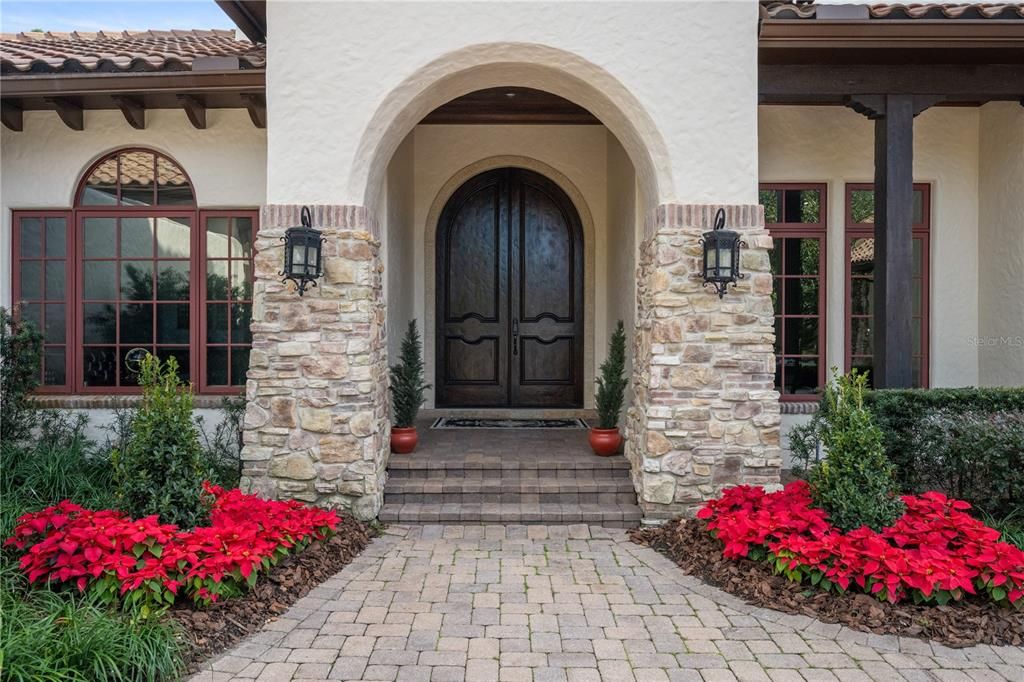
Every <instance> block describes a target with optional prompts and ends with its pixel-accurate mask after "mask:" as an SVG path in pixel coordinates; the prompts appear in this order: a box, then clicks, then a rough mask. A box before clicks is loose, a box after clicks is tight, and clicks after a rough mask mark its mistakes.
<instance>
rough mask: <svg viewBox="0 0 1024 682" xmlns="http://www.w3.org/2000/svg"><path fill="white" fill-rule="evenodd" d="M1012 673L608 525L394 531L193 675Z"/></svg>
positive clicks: (948, 677)
mask: <svg viewBox="0 0 1024 682" xmlns="http://www.w3.org/2000/svg"><path fill="white" fill-rule="evenodd" d="M253 678H255V679H257V680H403V681H410V682H428V681H434V682H440V681H448V680H456V681H461V680H465V681H467V682H471V681H477V682H498V681H502V682H503V681H506V680H507V681H509V682H519V681H530V682H549V681H555V680H558V681H563V682H570V681H572V682H590V681H595V682H596V681H598V680H604V681H606V682H610V681H615V682H619V681H623V682H627V681H633V680H636V681H637V682H643V681H646V680H661V681H665V680H672V681H685V682H689V681H693V682H700V681H701V680H703V681H705V682H719V681H725V680H741V681H748V680H749V681H751V682H755V681H769V680H771V681H774V682H800V681H801V680H809V681H812V680H836V679H838V680H844V681H846V680H849V681H855V680H886V681H887V680H904V679H905V680H911V681H916V680H929V681H931V680H940V681H948V682H954V681H960V680H963V681H965V682H969V681H971V680H977V681H979V682H987V681H988V680H993V681H995V680H1014V681H1020V680H1024V649H1021V648H1016V647H989V646H984V645H982V646H976V647H972V648H970V649H950V648H947V647H944V646H941V645H938V644H929V643H928V642H924V641H921V640H917V639H908V638H902V637H900V638H897V637H893V636H878V635H868V634H865V633H861V632H855V631H852V630H849V629H846V628H842V627H840V626H838V625H828V624H825V623H821V622H818V621H815V620H812V619H811V618H807V617H805V616H788V615H785V614H782V613H778V612H775V611H769V610H766V609H759V608H755V607H752V606H748V605H746V604H744V603H742V602H741V601H739V600H738V599H735V598H734V597H732V596H730V595H728V594H726V593H724V592H722V591H720V590H718V589H716V588H713V587H710V586H708V585H705V584H703V583H701V582H700V581H699V580H697V579H695V578H692V577H690V576H686V575H684V574H683V573H681V572H680V571H679V570H678V569H677V568H676V567H675V565H674V564H672V563H671V562H670V561H669V560H668V559H666V558H665V557H663V556H661V555H660V554H658V553H657V552H654V551H653V550H650V549H648V548H645V547H640V546H637V545H634V544H632V543H631V542H629V541H628V539H627V538H626V535H625V533H624V532H623V531H621V530H614V529H604V528H596V527H588V526H582V525H581V526H414V527H392V528H390V529H389V530H388V531H387V533H386V535H385V536H384V537H382V538H379V539H377V540H375V541H374V542H373V543H372V544H371V545H370V547H369V548H367V550H366V551H365V552H364V553H363V554H362V555H361V556H359V557H358V558H357V559H356V560H355V561H354V562H353V563H352V564H350V565H349V566H347V567H346V568H345V569H344V570H342V571H341V572H340V573H339V574H338V575H336V576H335V577H333V578H331V579H330V580H328V581H327V582H325V583H324V584H323V585H321V586H320V587H318V588H316V589H315V590H313V591H312V592H311V593H310V594H309V595H307V596H306V597H304V598H303V599H301V600H300V601H298V602H297V603H296V604H295V605H294V606H293V607H292V609H291V610H289V611H288V612H287V613H286V614H285V615H284V616H283V617H281V618H279V619H277V620H276V621H274V622H272V623H269V624H268V625H267V626H266V627H265V628H264V629H263V631H262V632H259V633H257V634H255V635H254V636H252V637H250V638H249V639H248V640H246V641H245V642H243V643H242V644H240V645H239V646H237V647H236V648H235V649H234V650H233V651H231V652H229V653H227V654H225V655H223V656H221V657H220V658H219V659H217V660H215V661H213V662H212V663H211V664H210V665H209V666H208V669H207V670H205V671H204V672H201V673H199V674H198V675H196V676H195V677H193V678H192V679H193V680H194V681H196V682H205V681H210V680H218V681H219V680H242V679H249V680H251V679H253Z"/></svg>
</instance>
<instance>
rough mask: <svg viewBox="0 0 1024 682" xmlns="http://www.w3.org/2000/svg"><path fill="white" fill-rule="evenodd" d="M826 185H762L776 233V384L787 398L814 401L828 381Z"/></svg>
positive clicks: (767, 219)
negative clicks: (826, 364) (826, 374)
mask: <svg viewBox="0 0 1024 682" xmlns="http://www.w3.org/2000/svg"><path fill="white" fill-rule="evenodd" d="M827 194H828V192H827V188H826V185H825V184H824V183H775V184H762V185H761V186H760V203H761V204H762V205H763V206H764V208H765V223H766V226H767V228H768V231H769V232H770V233H771V235H772V239H773V241H774V245H773V248H772V252H771V266H772V274H773V276H774V289H773V291H772V303H773V305H774V307H775V386H776V388H777V389H778V391H779V393H780V394H782V399H783V400H816V399H817V398H818V395H819V389H820V388H821V387H822V386H823V385H824V383H825V255H826V251H827V250H826V232H827V221H826V217H825V216H826V207H827V205H828V204H827Z"/></svg>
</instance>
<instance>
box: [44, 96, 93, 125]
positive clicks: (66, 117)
mask: <svg viewBox="0 0 1024 682" xmlns="http://www.w3.org/2000/svg"><path fill="white" fill-rule="evenodd" d="M46 103H47V104H49V105H51V106H53V108H54V110H55V111H56V112H57V115H58V116H60V120H62V121H64V125H66V126H67V127H68V128H71V129H72V130H85V116H84V115H83V114H82V105H81V104H79V103H78V102H75V101H74V100H70V99H67V98H66V97H47V98H46Z"/></svg>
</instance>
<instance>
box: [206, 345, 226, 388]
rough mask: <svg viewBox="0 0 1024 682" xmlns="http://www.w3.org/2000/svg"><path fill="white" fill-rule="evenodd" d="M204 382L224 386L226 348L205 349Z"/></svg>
mask: <svg viewBox="0 0 1024 682" xmlns="http://www.w3.org/2000/svg"><path fill="white" fill-rule="evenodd" d="M206 383H207V384H209V385H211V386H226V385H227V383H228V349H227V348H209V349H207V351H206Z"/></svg>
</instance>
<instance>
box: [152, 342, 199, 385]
mask: <svg viewBox="0 0 1024 682" xmlns="http://www.w3.org/2000/svg"><path fill="white" fill-rule="evenodd" d="M156 355H157V357H158V358H160V360H161V361H163V362H166V361H167V360H168V359H169V358H172V357H173V358H174V359H175V360H177V361H178V377H179V378H180V379H181V380H182V381H183V382H186V383H188V382H189V381H191V378H190V377H189V369H190V366H191V365H190V360H189V353H188V348H159V347H158V348H157V349H156Z"/></svg>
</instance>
